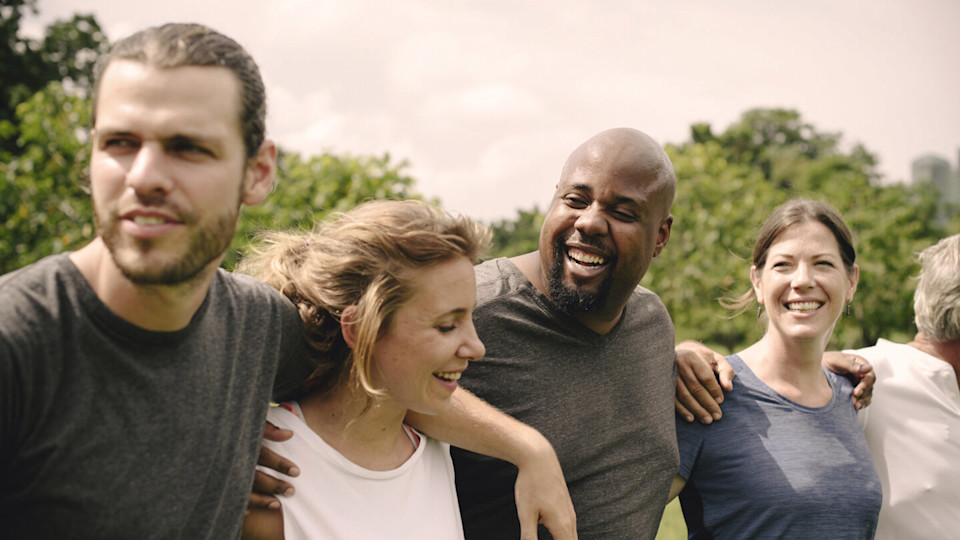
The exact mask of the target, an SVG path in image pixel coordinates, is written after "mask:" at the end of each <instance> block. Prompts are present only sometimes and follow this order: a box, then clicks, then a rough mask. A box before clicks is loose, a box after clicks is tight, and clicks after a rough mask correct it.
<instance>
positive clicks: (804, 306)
mask: <svg viewBox="0 0 960 540" xmlns="http://www.w3.org/2000/svg"><path fill="white" fill-rule="evenodd" d="M822 305H823V302H812V301H806V302H787V303H786V304H784V305H783V306H784V307H785V308H787V311H790V312H793V313H811V312H814V311H816V310H818V309H820V306H822Z"/></svg>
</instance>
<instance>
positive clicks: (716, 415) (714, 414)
mask: <svg viewBox="0 0 960 540" xmlns="http://www.w3.org/2000/svg"><path fill="white" fill-rule="evenodd" d="M720 416H721V414H720V413H713V419H714V420H719V419H720Z"/></svg>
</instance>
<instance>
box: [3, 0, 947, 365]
mask: <svg viewBox="0 0 960 540" xmlns="http://www.w3.org/2000/svg"><path fill="white" fill-rule="evenodd" d="M35 11H36V2H35V1H34V0H8V1H7V2H6V3H5V4H4V5H3V6H0V38H2V42H0V78H2V80H3V81H4V86H3V87H2V89H0V100H2V101H0V222H2V224H3V229H2V230H0V273H5V272H8V271H11V270H14V269H16V268H19V267H22V266H24V265H27V264H29V263H31V262H33V261H35V260H37V259H39V258H41V257H43V256H46V255H49V254H52V253H59V252H63V251H70V250H74V249H77V248H79V247H81V246H82V245H84V244H85V243H87V242H88V241H90V240H91V239H92V238H93V236H94V234H95V232H94V226H93V211H92V208H91V204H90V196H89V193H88V192H87V182H86V170H87V167H88V161H89V149H88V146H89V141H88V139H89V135H88V133H89V131H88V129H89V125H90V104H89V97H88V96H89V87H90V83H91V68H92V64H93V62H94V60H95V59H96V56H97V55H98V54H99V53H100V52H101V51H103V50H104V48H105V47H106V46H107V39H106V36H104V34H103V32H102V31H101V30H100V26H99V24H98V23H97V21H96V20H95V19H94V18H93V16H90V15H74V16H73V18H72V19H70V20H66V21H57V22H55V23H53V24H51V25H50V26H48V27H47V29H46V32H45V37H44V38H43V39H42V40H29V39H25V38H22V37H21V36H20V35H19V27H20V21H21V19H22V17H23V15H24V14H28V13H34V12H35ZM667 152H668V154H669V155H670V157H671V159H672V160H673V163H674V167H675V169H676V172H677V178H678V181H679V183H678V191H677V198H676V201H675V203H674V205H673V214H674V216H675V217H676V221H675V223H674V227H673V234H672V237H671V240H670V243H669V245H668V246H667V249H666V250H664V252H663V254H662V255H661V256H660V257H659V258H658V259H656V260H655V262H654V264H653V265H652V266H651V268H650V271H649V274H648V276H647V277H646V278H644V281H643V284H644V286H646V287H648V288H650V289H652V290H654V291H656V292H657V293H658V294H659V295H660V297H661V298H662V299H663V301H664V303H665V304H666V305H667V308H668V309H669V311H670V313H671V315H672V316H673V320H674V324H675V326H676V329H677V336H678V339H685V338H694V339H700V340H703V341H705V342H707V343H709V344H711V345H714V346H717V347H719V348H721V349H724V350H725V351H726V352H730V351H734V350H736V349H737V348H739V347H742V346H743V345H744V344H746V343H749V342H751V341H752V340H755V339H757V338H758V337H759V336H760V334H761V333H762V326H761V325H760V324H758V323H757V321H756V319H755V317H754V316H753V315H752V314H745V315H742V316H740V317H735V318H730V315H731V314H730V313H728V312H727V311H726V310H724V309H723V308H722V307H721V306H720V305H719V304H718V303H717V299H718V298H720V297H723V296H735V295H739V294H740V293H741V292H744V291H746V290H748V288H749V281H748V270H749V267H750V262H749V261H750V257H751V253H752V248H753V242H754V239H755V236H756V234H757V231H758V230H759V227H760V225H761V224H762V222H763V220H764V218H766V216H767V215H768V214H769V213H770V212H771V210H773V208H774V207H775V206H777V205H778V204H781V203H782V202H784V201H786V200H788V199H789V198H793V197H800V196H802V197H810V198H816V199H821V200H825V201H827V202H829V203H831V204H833V205H834V206H835V207H836V208H837V209H838V210H839V211H840V212H842V213H843V215H844V217H845V218H846V220H847V222H848V224H849V225H850V227H851V229H852V230H853V231H854V234H855V241H856V247H857V249H858V262H859V264H860V269H861V274H860V276H861V277H860V286H859V290H858V292H857V296H856V298H855V300H854V302H853V306H852V311H853V316H852V317H850V318H847V319H843V320H841V322H840V323H839V324H838V325H837V329H836V331H835V338H834V343H833V346H834V347H856V346H860V345H868V344H873V343H874V342H875V341H876V339H877V337H880V336H883V337H888V338H893V339H905V338H907V337H910V336H911V335H912V333H913V323H912V294H913V287H914V283H913V276H914V275H915V274H916V272H917V267H916V263H915V254H916V253H917V252H918V251H920V250H921V249H923V248H924V247H926V246H928V245H930V244H932V243H933V242H934V241H936V240H938V239H939V238H941V237H943V236H945V235H947V234H954V233H958V232H960V216H955V217H954V218H953V220H952V221H950V222H948V223H947V225H946V226H945V228H943V227H938V226H937V224H936V223H935V220H934V216H935V212H934V208H935V206H936V201H937V196H936V194H935V192H934V191H933V190H932V188H930V187H929V186H919V187H912V186H904V185H900V184H897V185H882V184H881V183H880V179H879V177H878V175H877V173H876V170H875V166H876V159H875V157H874V156H873V155H872V154H871V153H870V152H869V151H868V150H867V149H866V148H863V147H862V146H860V145H857V144H854V145H845V144H844V143H843V140H842V135H841V134H839V133H828V132H822V131H820V130H818V129H817V128H816V127H815V126H813V125H811V124H809V123H807V122H805V121H804V120H803V118H802V117H801V115H800V113H799V112H797V111H794V110H789V109H753V110H749V111H746V112H745V113H743V115H742V116H741V117H740V119H739V120H738V121H736V122H734V123H733V124H732V125H730V126H728V127H727V128H726V129H725V130H723V131H722V132H720V133H717V134H715V133H714V131H713V129H712V127H711V126H710V125H708V124H695V125H693V126H691V128H690V138H689V140H687V141H685V142H682V143H680V144H668V145H667ZM407 167H408V164H407V162H406V161H403V160H400V161H396V160H394V159H393V158H392V157H391V156H390V155H389V154H383V155H379V156H373V155H371V156H351V155H335V154H331V153H321V154H319V155H313V156H301V155H300V154H298V153H294V152H285V151H282V150H281V152H280V159H279V169H278V174H277V185H276V187H275V189H274V192H273V193H272V194H271V195H270V197H269V198H268V199H267V201H265V202H264V203H263V204H261V205H258V206H254V207H249V208H245V209H244V212H243V213H242V215H241V219H240V224H239V226H238V234H237V236H236V238H235V239H234V243H233V245H232V246H231V249H230V251H229V253H228V256H227V258H226V260H225V262H224V266H225V267H227V268H232V267H233V265H234V264H235V263H236V260H237V257H238V253H241V252H242V251H243V249H244V247H245V246H246V245H247V244H248V243H249V242H250V241H251V239H252V238H253V237H254V236H255V234H256V232H257V231H259V230H261V229H264V228H291V227H299V228H309V227H312V226H313V224H314V223H315V222H316V221H318V220H322V219H324V217H325V216H326V215H327V214H328V213H329V212H332V211H343V210H348V209H350V208H352V207H353V206H355V205H356V204H358V203H360V202H363V201H366V200H370V199H400V198H421V196H420V195H419V194H418V193H417V192H416V189H415V188H416V180H415V179H414V178H413V177H411V176H410V175H408V174H407V173H406V169H407ZM431 202H434V203H439V201H431ZM542 223H543V213H542V212H541V211H540V209H538V208H536V207H534V208H532V209H530V210H520V211H518V212H517V215H516V217H515V218H513V219H504V220H499V221H497V222H495V223H492V224H491V229H492V230H493V235H494V249H493V256H512V255H517V254H520V253H525V252H528V251H532V250H535V249H537V244H538V238H539V232H540V227H541V225H542Z"/></svg>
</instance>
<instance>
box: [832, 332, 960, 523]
mask: <svg viewBox="0 0 960 540" xmlns="http://www.w3.org/2000/svg"><path fill="white" fill-rule="evenodd" d="M851 352H854V353H856V354H859V355H861V356H863V357H864V358H866V359H867V360H868V361H869V362H870V363H871V364H873V369H874V371H875V372H876V374H877V382H876V385H875V386H874V390H873V400H872V402H871V405H870V406H869V407H867V408H866V409H863V410H862V411H860V415H859V419H860V424H861V426H862V427H863V431H864V434H865V435H866V437H867V445H868V446H869V447H870V454H871V455H872V456H873V461H874V464H875V465H876V468H877V473H878V474H879V475H880V482H881V483H882V485H883V506H882V508H881V510H880V521H879V522H878V524H877V535H876V538H877V539H879V540H885V539H889V540H892V539H904V538H910V539H922V538H929V539H938V540H940V539H944V538H958V537H960V392H958V389H957V376H956V373H954V371H953V367H951V366H950V364H947V363H946V362H944V361H942V360H940V359H939V358H936V357H933V356H930V355H929V354H926V353H924V352H921V351H919V350H917V349H915V348H913V347H911V346H909V345H900V344H897V343H892V342H890V341H887V340H884V339H881V340H879V341H878V342H877V344H876V345H875V346H873V347H868V348H865V349H860V350H858V351H851Z"/></svg>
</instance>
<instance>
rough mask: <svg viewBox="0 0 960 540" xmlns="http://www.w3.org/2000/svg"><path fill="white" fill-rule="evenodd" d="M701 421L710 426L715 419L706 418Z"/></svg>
mask: <svg viewBox="0 0 960 540" xmlns="http://www.w3.org/2000/svg"><path fill="white" fill-rule="evenodd" d="M700 421H701V422H703V423H704V424H710V423H712V422H713V417H711V416H704V417H703V418H701V419H700Z"/></svg>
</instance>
